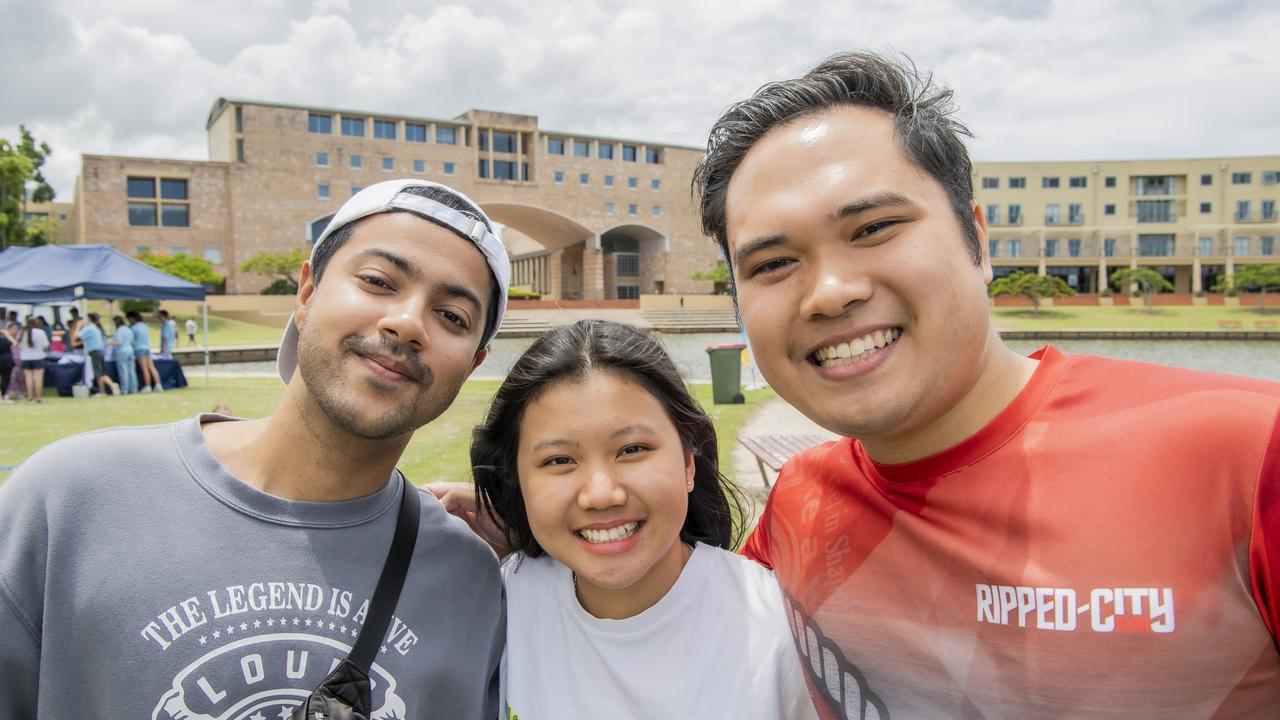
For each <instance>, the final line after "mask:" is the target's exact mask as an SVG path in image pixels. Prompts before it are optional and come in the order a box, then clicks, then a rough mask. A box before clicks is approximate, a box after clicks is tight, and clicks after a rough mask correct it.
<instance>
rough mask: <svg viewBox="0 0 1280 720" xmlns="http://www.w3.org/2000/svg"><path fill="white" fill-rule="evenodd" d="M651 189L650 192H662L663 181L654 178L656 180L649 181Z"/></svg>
mask: <svg viewBox="0 0 1280 720" xmlns="http://www.w3.org/2000/svg"><path fill="white" fill-rule="evenodd" d="M649 189H650V190H661V189H662V181H661V180H659V179H658V178H654V179H652V180H650V181H649Z"/></svg>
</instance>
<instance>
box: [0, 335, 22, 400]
mask: <svg viewBox="0 0 1280 720" xmlns="http://www.w3.org/2000/svg"><path fill="white" fill-rule="evenodd" d="M13 327H17V326H16V325H15V326H13ZM17 342H18V336H17V335H14V334H12V331H11V330H10V323H5V324H4V325H0V403H4V404H8V403H11V402H13V401H12V400H10V399H9V378H10V376H12V375H13V367H14V362H13V348H14V345H15V344H16V343H17Z"/></svg>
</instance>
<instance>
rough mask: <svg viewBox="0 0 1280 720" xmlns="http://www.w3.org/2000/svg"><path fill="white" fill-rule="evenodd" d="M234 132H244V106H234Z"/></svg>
mask: <svg viewBox="0 0 1280 720" xmlns="http://www.w3.org/2000/svg"><path fill="white" fill-rule="evenodd" d="M236 132H238V133H242V132H244V106H243V105H237V106H236Z"/></svg>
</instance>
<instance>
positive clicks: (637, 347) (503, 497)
mask: <svg viewBox="0 0 1280 720" xmlns="http://www.w3.org/2000/svg"><path fill="white" fill-rule="evenodd" d="M595 371H610V372H616V373H619V374H620V375H622V376H624V377H626V378H628V379H630V380H634V381H636V382H638V383H639V384H640V385H642V386H643V387H644V388H645V389H646V390H648V392H649V394H650V395H652V396H653V397H654V398H655V399H656V400H657V401H658V402H659V403H661V404H662V407H663V409H664V410H665V411H666V413H667V417H669V418H670V419H671V422H672V424H673V425H675V428H676V433H677V434H678V435H679V436H680V443H681V445H683V446H684V449H685V451H686V452H692V453H693V463H694V475H693V491H692V492H691V493H690V494H689V512H688V515H686V517H685V521H684V527H682V528H681V530H680V539H681V540H682V541H684V542H686V543H688V544H690V545H692V544H693V543H695V542H701V543H705V544H707V545H714V546H716V547H721V548H725V549H729V550H732V549H734V548H735V547H737V545H738V542H739V540H740V539H741V537H742V532H743V526H742V519H743V517H744V512H743V504H744V503H743V498H742V491H741V490H739V489H738V487H737V486H736V485H734V484H733V483H732V482H730V481H729V480H728V479H727V478H725V476H724V475H722V474H721V473H720V466H719V456H718V452H719V446H718V444H717V442H716V428H715V425H714V424H713V423H712V422H711V418H710V417H708V416H707V413H706V412H705V411H704V410H703V409H702V407H701V406H700V405H698V402H697V401H696V400H694V399H693V396H692V395H690V394H689V389H688V388H687V387H685V384H684V381H683V380H681V378H680V372H679V371H678V370H676V366H675V364H674V363H672V362H671V357H670V356H668V355H667V352H666V350H664V349H663V348H662V345H661V344H659V343H658V341H656V340H654V339H653V338H651V337H649V336H648V335H647V334H645V333H644V332H641V331H640V330H637V329H636V328H634V327H631V326H630V325H624V324H622V323H616V322H610V321H607V320H579V321H578V322H576V323H574V324H572V325H565V326H562V327H558V328H555V329H554V330H551V331H549V332H547V333H546V334H544V335H543V336H542V337H540V338H538V339H537V340H535V341H534V343H533V344H532V345H530V346H529V349H528V350H526V351H525V353H524V354H523V355H521V356H520V359H519V360H516V363H515V365H514V366H512V368H511V372H510V373H508V374H507V379H506V380H503V381H502V386H501V387H499V388H498V392H497V393H496V394H495V395H494V396H493V404H492V405H490V407H489V412H488V414H487V415H486V417H485V419H484V422H483V423H482V424H481V425H480V426H479V427H477V428H476V429H475V432H474V433H473V435H472V438H471V473H472V477H473V478H474V479H475V484H476V498H477V500H478V502H479V505H480V509H481V511H482V512H487V513H489V514H490V515H491V516H492V517H495V518H497V519H499V520H501V524H502V526H503V527H505V528H506V539H507V543H508V545H510V547H511V548H512V549H513V550H519V551H523V552H524V553H525V554H526V555H528V556H529V557H538V556H539V555H542V554H544V552H545V551H544V550H543V549H542V546H541V545H539V544H538V541H537V539H535V538H534V536H533V531H532V530H531V529H530V528H529V515H528V513H527V512H526V511H525V506H524V495H523V494H522V493H521V491H520V478H519V473H518V472H517V464H516V451H517V448H518V447H519V444H520V424H521V422H522V420H523V418H524V412H525V409H526V408H528V407H529V404H530V403H532V402H533V401H535V400H537V399H538V398H539V397H541V395H542V394H543V393H545V392H546V391H547V390H548V389H550V388H551V387H553V386H555V385H556V384H557V383H559V382H574V381H581V380H582V379H584V378H585V377H586V376H587V375H588V374H589V373H591V372H595Z"/></svg>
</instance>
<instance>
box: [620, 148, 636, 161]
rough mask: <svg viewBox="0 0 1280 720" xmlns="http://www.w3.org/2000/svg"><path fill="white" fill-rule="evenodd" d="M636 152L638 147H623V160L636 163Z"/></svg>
mask: <svg viewBox="0 0 1280 720" xmlns="http://www.w3.org/2000/svg"><path fill="white" fill-rule="evenodd" d="M636 150H637V148H636V146H635V145H623V146H622V160H623V161H624V162H635V161H636Z"/></svg>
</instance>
